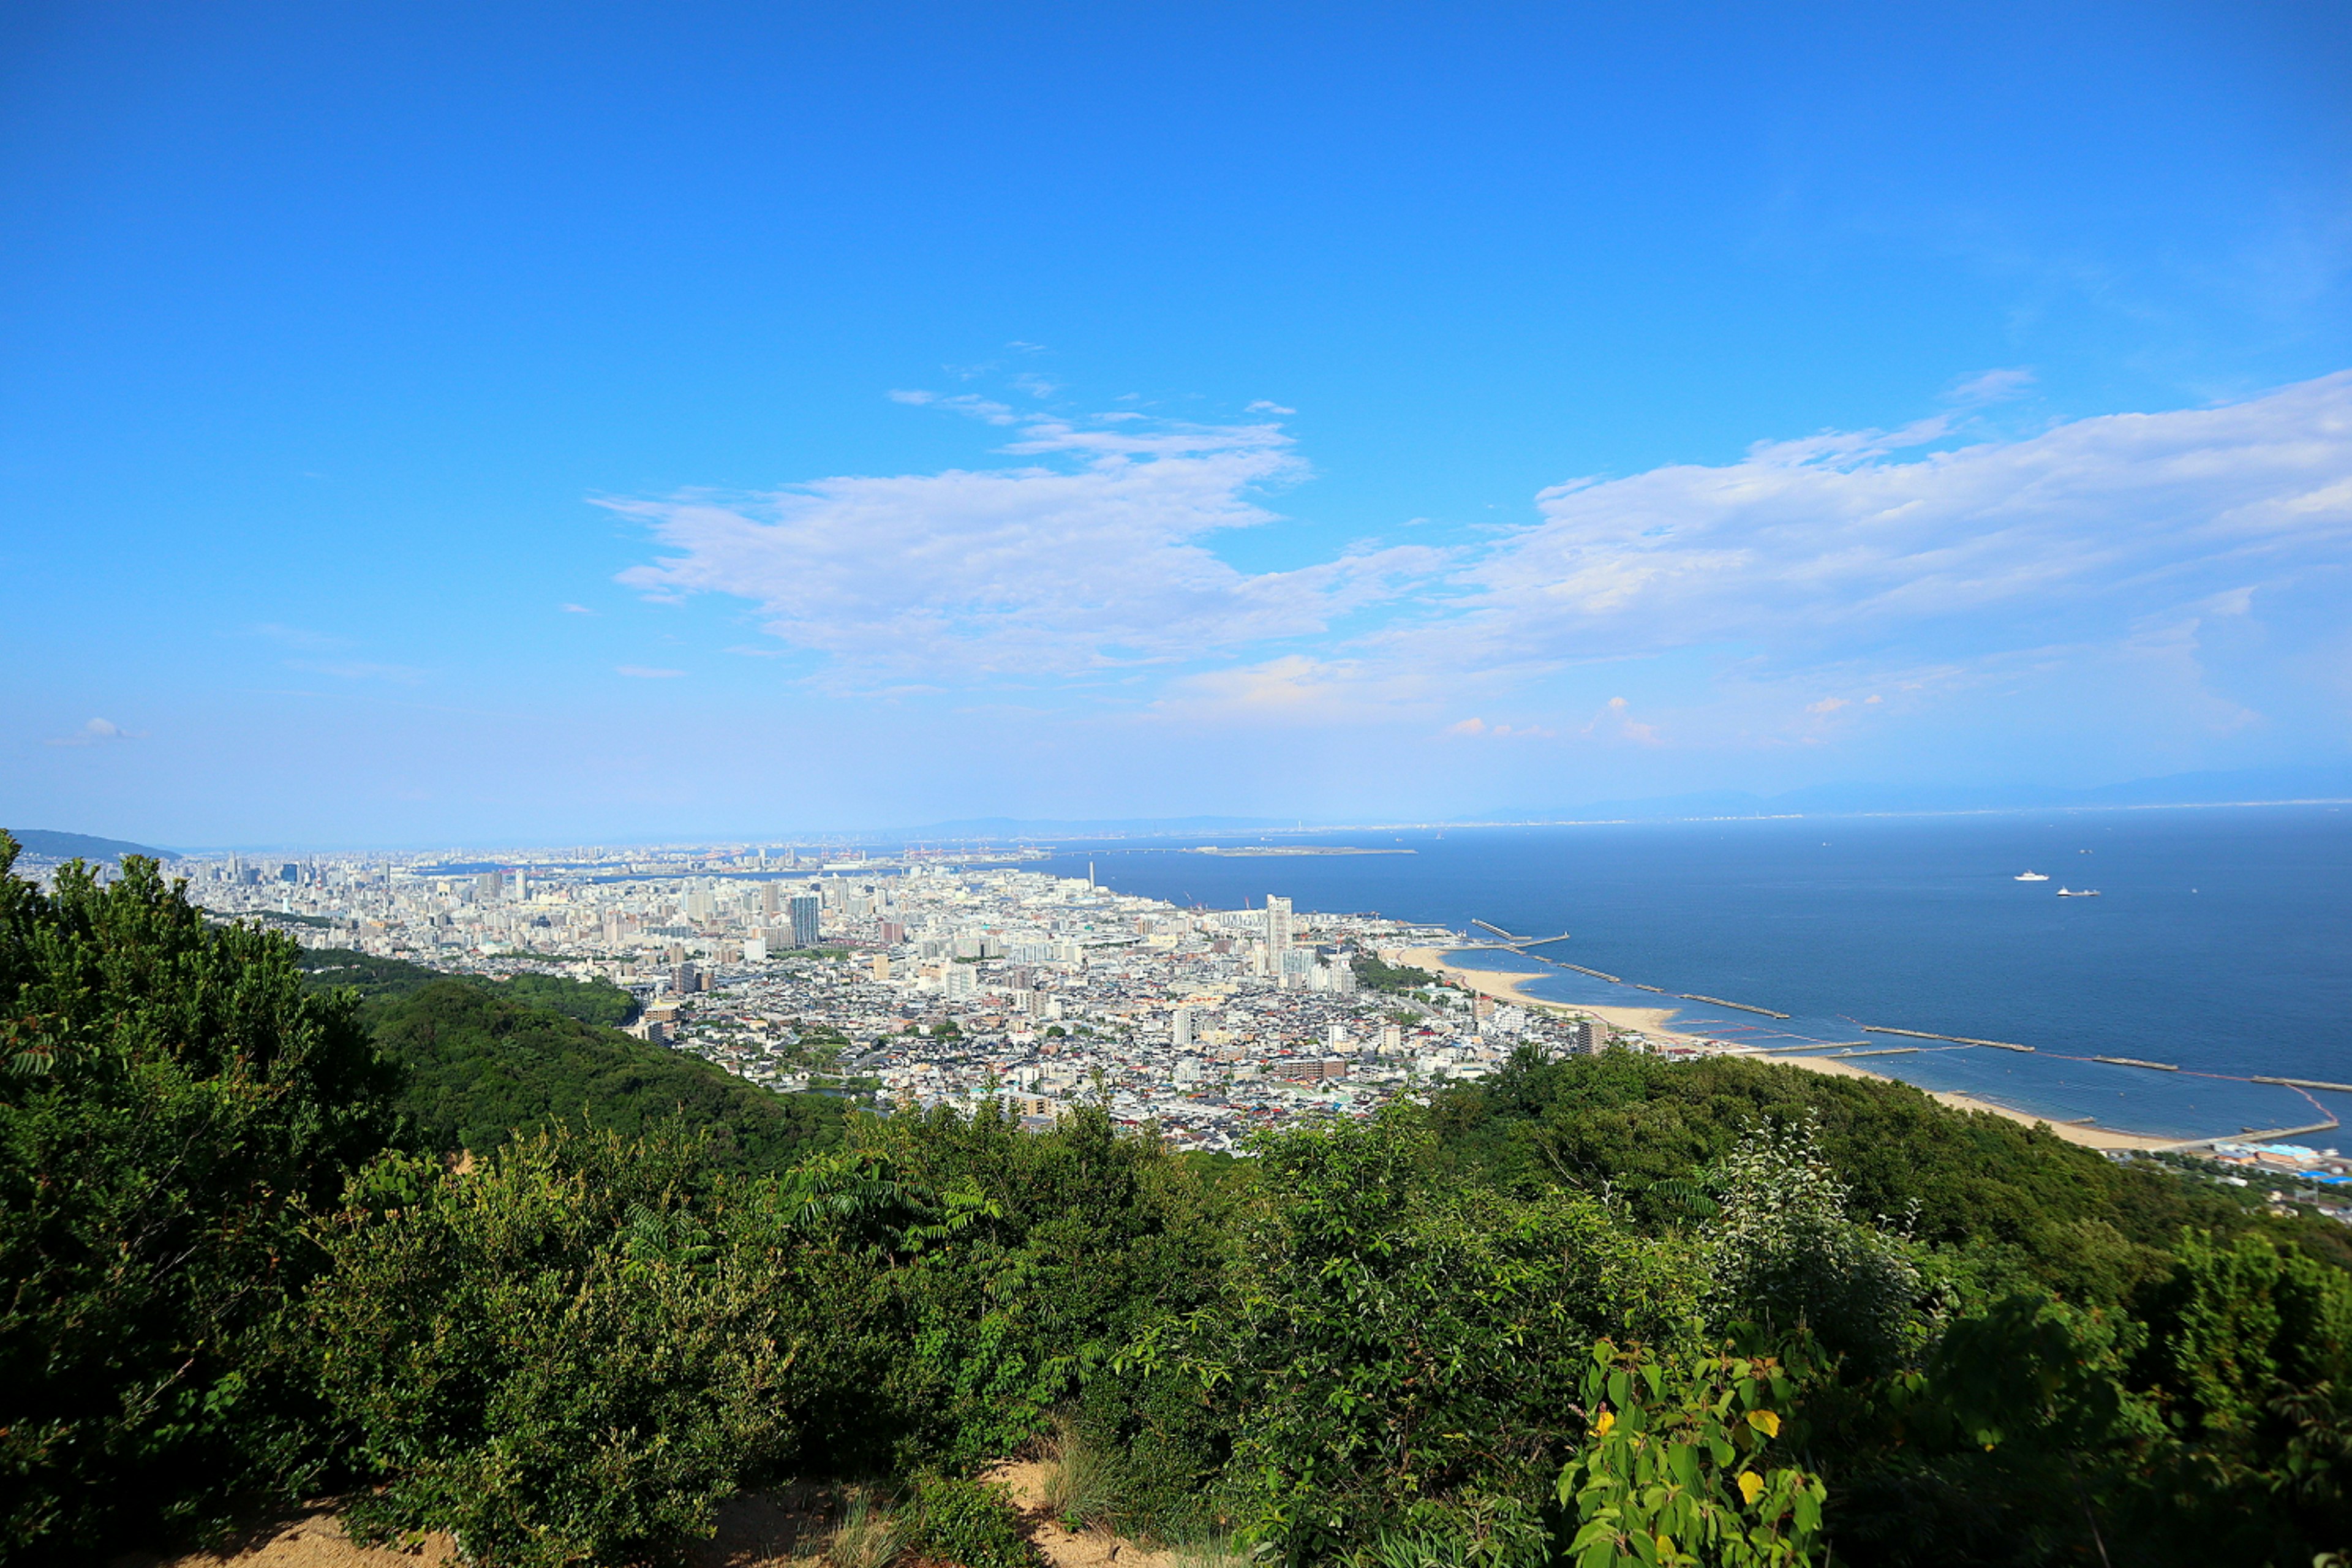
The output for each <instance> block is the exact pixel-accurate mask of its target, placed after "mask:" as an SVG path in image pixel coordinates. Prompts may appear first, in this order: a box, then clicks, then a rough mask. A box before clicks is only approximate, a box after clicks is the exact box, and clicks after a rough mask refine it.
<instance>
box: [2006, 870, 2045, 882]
mask: <svg viewBox="0 0 2352 1568" xmlns="http://www.w3.org/2000/svg"><path fill="white" fill-rule="evenodd" d="M2014 880H2016V881H2020V882H2046V881H2048V880H2049V878H2047V877H2045V876H2043V875H2042V873H2041V872H2039V871H2028V872H2026V873H2025V874H2024V875H2023V876H2021V877H2018V878H2015V879H2014Z"/></svg>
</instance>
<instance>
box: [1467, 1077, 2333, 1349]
mask: <svg viewBox="0 0 2352 1568" xmlns="http://www.w3.org/2000/svg"><path fill="white" fill-rule="evenodd" d="M1430 1112H1431V1120H1432V1122H1433V1128H1434V1130H1435V1131H1437V1133H1438V1141H1437V1145H1436V1148H1437V1156H1436V1157H1437V1159H1438V1161H1439V1162H1440V1163H1441V1164H1442V1165H1443V1166H1444V1167H1446V1168H1448V1169H1450V1171H1451V1172H1452V1173H1453V1174H1454V1176H1455V1177H1456V1178H1458V1179H1462V1180H1466V1181H1470V1182H1474V1183H1476V1184H1480V1185H1487V1186H1494V1187H1497V1188H1501V1189H1503V1190H1506V1191H1510V1192H1516V1193H1520V1194H1538V1193H1542V1192H1546V1191H1550V1190H1554V1189H1556V1188H1557V1187H1559V1186H1563V1185H1564V1186H1568V1187H1572V1188H1582V1189H1584V1190H1586V1191H1590V1192H1600V1191H1603V1190H1606V1191H1610V1192H1613V1193H1615V1194H1618V1195H1619V1196H1621V1197H1622V1198H1623V1199H1625V1200H1626V1201H1627V1203H1628V1204H1629V1205H1630V1206H1631V1208H1632V1209H1633V1212H1634V1213H1636V1214H1638V1215H1642V1216H1643V1218H1644V1219H1645V1220H1646V1221H1647V1222H1648V1223H1649V1224H1651V1225H1653V1226H1669V1225H1675V1224H1688V1223H1691V1222H1693V1221H1695V1220H1701V1219H1704V1218H1705V1217H1706V1211H1707V1210H1709V1209H1710V1208H1712V1206H1713V1201H1712V1199H1711V1197H1710V1196H1709V1194H1707V1193H1706V1190H1705V1186H1704V1184H1703V1183H1700V1182H1695V1181H1694V1177H1695V1176H1696V1174H1697V1173H1705V1172H1707V1171H1709V1170H1712V1169H1716V1168H1717V1167H1718V1166H1719V1165H1720V1163H1721V1162H1722V1161H1724V1160H1725V1159H1726V1158H1727V1156H1729V1155H1730V1153H1731V1152H1732V1151H1733V1150H1735V1149H1736V1148H1738V1145H1739V1144H1740V1142H1741V1141H1742V1140H1743V1139H1744V1138H1746V1137H1747V1136H1748V1135H1749V1133H1750V1132H1751V1131H1752V1130H1753V1129H1755V1128H1756V1127H1758V1126H1760V1125H1767V1124H1770V1123H1776V1122H1777V1123H1779V1124H1781V1125H1786V1126H1794V1125H1799V1124H1804V1125H1808V1126H1810V1127H1811V1128H1812V1129H1813V1130H1814V1133H1815V1136H1816V1137H1817V1138H1818V1141H1819V1143H1820V1147H1821V1151H1822V1154H1823V1155H1824V1156H1825V1157H1826V1158H1827V1159H1828V1160H1829V1162H1830V1163H1831V1164H1832V1165H1833V1166H1835V1167H1836V1169H1837V1172H1838V1174H1839V1176H1840V1178H1841V1179H1842V1180H1843V1182H1844V1183H1845V1184H1847V1186H1848V1189H1849V1193H1850V1195H1851V1200H1852V1202H1853V1207H1854V1209H1855V1210H1856V1211H1857V1212H1859V1213H1861V1214H1864V1215H1883V1216H1885V1217H1886V1218H1887V1219H1888V1220H1889V1221H1890V1222H1892V1223H1894V1224H1895V1225H1898V1226H1901V1227H1902V1228H1903V1229H1904V1230H1905V1231H1906V1233H1907V1234H1909V1235H1910V1236H1912V1237H1916V1239H1917V1240H1918V1241H1920V1242H1922V1243H1926V1244H1927V1245H1930V1246H1946V1247H1958V1248H1963V1249H1966V1250H1967V1251H1968V1252H1969V1255H1970V1256H1971V1257H1972V1258H1974V1259H1975V1260H1976V1261H1977V1262H1978V1263H1979V1265H1980V1266H1981V1267H1982V1268H1984V1269H1985V1270H1988V1271H1989V1273H1990V1277H1991V1278H1990V1279H1989V1280H1988V1283H1997V1284H1998V1285H2000V1287H2001V1288H2004V1289H2028V1288H2031V1289H2052V1290H2055V1291H2058V1292H2059V1293H2061V1294H2063V1295H2065V1296H2067V1297H2069V1298H2071V1299H2073V1300H2093V1301H2102V1302H2114V1301H2117V1300H2122V1299H2123V1298H2124V1297H2125V1296H2126V1294H2128V1293H2129V1291H2130V1290H2131V1289H2133V1288H2135V1287H2136V1286H2137V1285H2139V1284H2141V1283H2142V1282H2144V1281H2146V1280H2147V1279H2153V1278H2155V1277H2156V1276H2158V1275H2160V1274H2162V1273H2163V1272H2164V1271H2165V1270H2166V1269H2167V1268H2169V1267H2170V1258H2171V1252H2172V1248H2173V1247H2175V1246H2176V1245H2177V1244H2178V1242H2179V1238H2180V1235H2181V1232H2182V1230H2183V1229H2184V1227H2193V1228H2197V1229H2210V1230H2212V1231H2214V1232H2216V1233H2219V1234H2225V1235H2227V1234H2235V1233H2239V1232H2242V1231H2246V1230H2250V1229H2259V1230H2261V1231H2263V1232H2264V1233H2265V1234H2268V1235H2270V1236H2272V1237H2274V1238H2275V1239H2277V1240H2280V1241H2283V1242H2292V1243H2293V1244H2294V1245H2295V1246H2297V1247H2300V1248H2301V1249H2302V1250H2303V1251H2305V1252H2307V1253H2310V1254H2312V1255H2313V1256H2314V1257H2315V1258H2319V1259H2321V1260H2323V1261H2326V1262H2328V1263H2332V1264H2334V1265H2336V1266H2337V1267H2339V1268H2352V1232H2347V1230H2346V1228H2345V1227H2344V1226H2340V1225H2337V1224H2335V1223H2334V1222H2332V1221H2328V1220H2323V1219H2320V1218H2318V1217H2317V1216H2315V1215H2297V1216H2296V1217H2294V1218H2293V1219H2284V1220H2281V1219H2273V1218H2272V1217H2270V1216H2267V1215H2263V1214H2262V1213H2261V1206H2260V1205H2261V1194H2258V1193H2254V1192H2252V1191H2247V1190H2243V1189H2233V1188H2229V1187H2223V1186H2217V1185H2214V1184H2210V1183H2206V1182H2201V1181H2200V1182H2191V1181H2184V1180H2182V1179H2181V1178H2180V1176H2179V1174H2178V1173H2175V1172H2172V1171H2170V1170H2168V1169H2167V1168H2166V1167H2165V1166H2163V1165H2162V1164H2160V1163H2157V1162H2154V1161H2147V1160H2143V1161H2136V1162H2134V1163H2129V1164H2117V1163H2116V1162H2114V1161H2112V1160H2109V1159H2107V1158H2106V1157H2105V1156H2104V1155H2102V1154H2100V1153H2098V1152H2095V1151H2094V1150H2091V1149H2086V1148H2084V1147H2082V1146H2081V1145H2079V1144H2074V1143H2069V1142H2065V1141H2064V1140H2063V1139H2061V1138H2059V1137H2058V1136H2057V1135H2056V1134H2055V1133H2053V1132H2052V1131H2050V1130H2049V1129H2048V1128H2047V1127H2041V1126H2035V1127H2028V1126H2025V1125H2023V1124H2021V1123H2020V1122H2016V1121H2011V1120H2009V1119H2008V1118H2007V1117H2002V1116H1995V1115H1992V1114H1990V1113H1989V1112H1984V1111H1977V1112H1959V1111H1955V1110H1951V1109H1949V1108H1948V1107H1946V1106H1943V1105H1940V1104H1937V1102H1936V1101H1935V1100H1931V1099H1930V1098H1928V1096H1927V1094H1926V1093H1924V1092H1922V1091H1921V1090H1919V1089H1915V1088H1913V1087H1911V1086H1910V1085H1908V1084H1902V1083H1894V1082H1889V1081H1887V1080H1885V1079H1862V1078H1832V1077H1828V1076H1826V1075H1823V1074H1819V1073H1810V1072H1806V1071H1804V1070H1803V1069H1801V1068H1792V1067H1790V1066H1787V1065H1785V1064H1780V1063H1771V1062H1759V1061H1751V1060H1743V1059H1741V1058H1733V1057H1717V1058H1706V1059H1703V1060H1700V1061H1696V1062H1675V1061H1670V1060H1667V1059H1665V1058H1659V1057H1652V1056H1641V1055H1636V1054H1634V1053H1633V1052H1630V1051H1611V1052H1608V1053H1605V1054H1603V1055H1601V1056H1599V1057H1593V1058H1578V1059H1575V1060H1571V1061H1565V1062H1546V1061H1541V1060H1538V1059H1536V1058H1533V1057H1532V1056H1529V1055H1527V1054H1522V1055H1521V1056H1520V1057H1519V1058H1516V1059H1514V1060H1513V1061H1512V1062H1511V1063H1509V1064H1508V1065H1507V1067H1506V1068H1504V1069H1503V1070H1502V1071H1500V1072H1497V1073H1496V1074H1494V1075H1493V1076H1492V1077H1489V1078H1486V1079H1480V1080H1478V1081H1476V1082H1475V1083H1471V1084H1466V1085H1464V1086H1463V1087H1460V1088H1457V1089H1450V1090H1448V1091H1447V1092H1445V1093H1444V1094H1442V1095H1439V1096H1438V1097H1437V1098H1436V1100H1434V1101H1433V1103H1432V1105H1431V1107H1430Z"/></svg>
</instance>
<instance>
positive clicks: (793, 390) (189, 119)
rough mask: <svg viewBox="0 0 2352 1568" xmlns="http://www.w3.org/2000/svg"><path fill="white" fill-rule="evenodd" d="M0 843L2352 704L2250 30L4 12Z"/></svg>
mask: <svg viewBox="0 0 2352 1568" xmlns="http://www.w3.org/2000/svg"><path fill="white" fill-rule="evenodd" d="M0 234H5V236H6V238H5V240H0V496H5V514H0V517H4V518H5V521H0V571H5V574H6V580H7V582H8V584H9V587H10V589H11V592H10V595H9V613H8V615H7V616H5V618H0V819H5V820H8V821H12V822H18V823H21V824H23V825H26V826H55V827H63V828H70V829H79V830H83V831H92V832H100V833H108V834H114V835H118V836H122V837H139V838H144V839H147V840H149V841H154V842H163V843H170V844H176V845H197V844H227V843H251V844H260V843H308V844H368V843H460V842H477V843H479V842H492V841H505V842H511V841H569V840H576V839H631V838H638V839H642V838H655V837H679V836H688V835H700V834H737V833H740V834H746V835H761V834H781V833H785V832H789V831H794V830H808V829H814V828H826V827H856V826H889V825H908V824H919V823H922V822H926V821H932V820H938V819H940V818H946V817H961V816H982V815H997V814H1006V815H1013V816H1065V817H1066V816H1148V815H1175V814H1190V813H1196V812H1208V813H1241V814H1250V815H1261V814H1262V815H1270V816H1292V817H1297V816H1304V817H1310V818H1323V819H1348V818H1357V819H1361V818H1364V817H1367V816H1379V817H1396V816H1402V817H1426V816H1459V815H1475V814H1477V813H1479V812H1482V811H1486V810H1489V809H1494V808H1496V807H1504V806H1516V807H1544V806H1555V805H1557V806H1570V805H1575V804H1577V803H1580V802H1586V801H1594V800H1610V799H1623V798H1627V797H1632V796H1640V795H1658V794H1674V793H1681V792H1685V791H1691V790H1700V789H1717V788H1737V789H1748V790H1756V791H1760V792H1767V793H1769V792H1772V791H1778V790H1784V789H1790V788H1796V787H1801V786H1803V785H1808V784H1818V783H1885V784H1924V783H1932V784H1946V785H1955V786H1967V785H1986V786H1991V785H1997V784H2017V783H2032V784H2068V785H2084V784H2101V783H2106V782H2110V781H2115V780H2121V779H2128V778H2134V777H2142V776H2147V775H2151V774H2160V773H2172V772H2180V771H2187V770H2192V769H2208V768H2241V767H2261V766H2270V765H2275V764H2308V763H2340V762H2343V761H2345V760H2347V756H2352V615H2347V608H2352V593H2347V560H2348V559H2352V380H2347V379H2346V378H2345V375H2346V373H2347V372H2352V16H2347V13H2346V12H2344V11H2343V9H2342V8H2341V7H2336V6H2322V5H2301V6H2298V5H2263V6H2247V5H2191V6H2180V5H2147V4H2135V5H2112V6H2106V5H2033V6H2015V7H2001V6H1987V7H1975V8H1970V9H1969V10H1968V11H1967V12H1966V13H1965V14H1963V13H1959V12H1955V11H1954V10H1952V9H1951V8H1949V7H1926V6H1887V5H1871V6H1866V7H1865V6H1852V7H1837V6H1812V7H1791V6H1760V5H1759V6H1753V7H1714V6H1675V5H1658V6H1642V7H1597V6H1595V7H1568V6H1559V5H1544V6H1534V5H1530V6H1500V5H1496V6H1465V5H1447V6H1443V7H1440V6H1434V5H1431V6H1384V7H1365V6H1350V7H1340V6H1303V5H1289V6H1284V5H1272V6H1269V5H1248V6H1241V5H1235V6H1214V5H1195V6H1185V7H1151V8H1147V7H1117V6H1113V7H1104V6H1083V7H1082V6H1053V5H1039V6H1026V7H1022V8H1019V9H1018V11H1017V12H1014V11H1007V10H1005V9H1003V8H975V7H944V6H942V7H920V6H913V7H909V6H896V7H894V6H880V5H877V6H859V7H840V6H832V7H802V8H793V7H785V6H775V5H742V6H720V5H662V6H650V5H647V6H635V7H629V6H593V5H588V6H577V7H565V8H562V9H561V10H559V9H557V8H551V7H538V6H531V7H522V6H509V5H497V4H483V3H473V4H467V5H447V6H441V5H429V4H404V5H397V6H394V5H283V6H268V5H238V4H233V3H215V4H206V5H108V6H83V5H12V6H7V7H5V9H0Z"/></svg>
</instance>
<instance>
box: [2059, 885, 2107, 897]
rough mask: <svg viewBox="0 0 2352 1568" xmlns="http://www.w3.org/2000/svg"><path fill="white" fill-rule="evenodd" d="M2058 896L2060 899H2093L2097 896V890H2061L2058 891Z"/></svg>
mask: <svg viewBox="0 0 2352 1568" xmlns="http://www.w3.org/2000/svg"><path fill="white" fill-rule="evenodd" d="M2058 896H2059V897H2060V898H2062V899H2095V898H2097V897H2098V896H2099V889H2096V888H2061V889H2058Z"/></svg>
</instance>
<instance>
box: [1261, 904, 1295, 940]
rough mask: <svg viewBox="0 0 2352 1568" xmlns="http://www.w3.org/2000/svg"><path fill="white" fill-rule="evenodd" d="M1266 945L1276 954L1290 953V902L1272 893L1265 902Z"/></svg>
mask: <svg viewBox="0 0 2352 1568" xmlns="http://www.w3.org/2000/svg"><path fill="white" fill-rule="evenodd" d="M1265 945H1266V947H1267V949H1268V950H1269V951H1271V952H1289V951H1290V900H1288V899H1277V898H1276V897H1275V896H1274V895H1273V894H1271V893H1269V894H1267V895H1266V900H1265Z"/></svg>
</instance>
